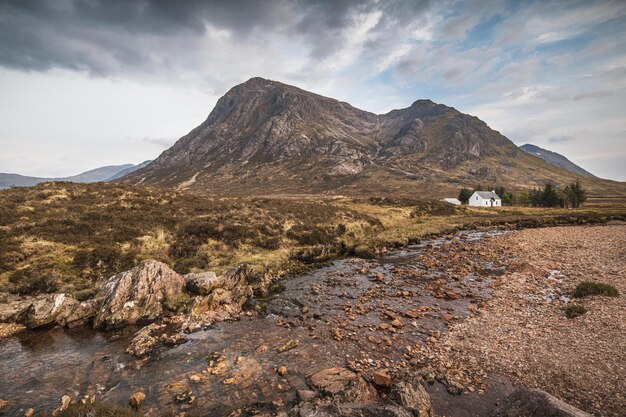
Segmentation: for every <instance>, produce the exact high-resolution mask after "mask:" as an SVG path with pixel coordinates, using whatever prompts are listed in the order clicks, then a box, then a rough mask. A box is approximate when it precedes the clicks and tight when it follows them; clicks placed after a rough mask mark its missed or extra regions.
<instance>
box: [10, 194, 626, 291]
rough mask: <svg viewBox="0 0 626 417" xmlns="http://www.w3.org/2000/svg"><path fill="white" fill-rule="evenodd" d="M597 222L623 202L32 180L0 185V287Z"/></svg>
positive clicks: (260, 272) (48, 286)
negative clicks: (240, 193) (242, 194)
mask: <svg viewBox="0 0 626 417" xmlns="http://www.w3.org/2000/svg"><path fill="white" fill-rule="evenodd" d="M607 219H626V204H625V202H624V201H623V200H621V199H609V200H608V203H607V199H602V200H601V201H599V202H597V203H594V201H593V200H592V201H590V202H589V204H588V205H587V206H586V207H583V208H581V209H577V210H569V209H545V208H520V207H503V208H498V209H476V208H469V207H456V206H451V205H448V204H445V203H441V202H428V201H419V200H410V199H378V198H343V197H335V198H319V197H313V196H283V197H272V198H259V197H255V198H217V197H211V196H205V195H199V194H191V193H183V192H176V191H167V190H162V189H155V188H144V187H132V186H127V185H118V184H115V185H114V184H90V185H85V184H71V183H55V184H40V185H38V186H36V187H32V188H15V189H9V190H4V191H1V192H0V291H10V292H15V293H20V294H35V293H42V292H54V291H63V292H69V293H72V294H74V295H76V296H77V297H78V298H88V297H90V296H92V295H93V294H94V293H95V292H96V291H97V290H98V289H99V288H100V287H101V286H102V284H103V283H104V281H105V280H106V279H107V278H108V277H110V276H111V275H113V274H115V273H117V272H120V271H123V270H126V269H128V268H130V267H132V266H133V265H135V264H136V263H137V262H140V261H141V260H143V259H148V258H154V259H158V260H161V261H163V262H166V263H168V264H169V265H171V266H172V267H173V268H174V269H176V270H177V271H179V272H181V273H186V272H189V271H195V270H206V269H209V270H215V271H217V272H219V271H221V270H224V269H226V268H229V267H231V266H233V265H235V264H238V263H247V264H249V265H250V266H251V267H252V268H253V270H254V271H255V272H256V275H255V282H257V283H261V282H266V281H267V280H268V279H270V278H271V277H275V276H278V275H281V274H284V273H289V272H297V271H299V270H302V269H304V268H307V267H308V266H310V265H312V264H315V263H317V262H320V261H324V260H327V259H331V258H336V257H340V256H346V255H356V256H373V255H374V254H375V253H376V252H377V251H378V250H380V249H381V248H385V247H397V246H402V245H405V244H407V243H409V242H410V241H413V240H417V239H419V238H422V237H424V236H427V235H431V234H438V233H448V232H451V231H454V230H457V229H461V228H471V227H475V226H477V225H497V224H518V225H521V226H525V227H533V226H541V225H550V224H567V223H586V222H598V221H605V220H607Z"/></svg>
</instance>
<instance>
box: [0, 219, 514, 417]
mask: <svg viewBox="0 0 626 417" xmlns="http://www.w3.org/2000/svg"><path fill="white" fill-rule="evenodd" d="M502 233H504V232H502V231H489V232H461V233H459V234H457V235H455V237H457V238H460V239H461V240H464V241H476V240H479V239H482V238H484V237H485V236H495V235H499V234H502ZM449 242H450V239H449V238H448V239H447V238H438V239H432V240H429V241H424V242H423V243H421V244H419V245H413V246H410V247H408V248H405V249H402V250H398V251H394V252H390V253H388V254H387V255H386V256H384V257H381V258H378V259H375V260H361V259H343V260H338V261H334V262H331V263H329V264H328V265H327V266H325V267H322V268H319V269H316V270H313V271H311V272H309V273H307V274H305V275H302V276H299V277H295V278H290V279H288V280H285V281H284V283H285V285H286V290H285V291H284V292H282V293H280V294H279V295H277V296H276V297H275V298H274V299H273V300H253V301H252V303H251V304H253V305H254V304H258V305H259V306H260V307H262V308H263V309H264V310H265V311H267V313H262V314H259V315H255V316H253V317H244V318H242V319H241V320H239V321H235V322H227V323H221V324H218V325H215V326H213V327H212V328H210V329H209V330H206V331H201V332H198V333H194V334H191V335H189V339H190V341H189V342H188V343H185V344H183V345H180V346H178V347H176V348H174V349H170V350H166V351H164V352H162V353H161V354H160V355H157V356H156V357H153V358H152V359H150V360H148V361H138V360H136V359H134V358H133V357H131V356H130V355H128V354H126V353H125V349H126V347H127V346H128V344H129V342H130V340H131V339H132V334H133V332H134V331H136V330H137V329H133V328H127V329H124V330H123V331H120V332H117V333H112V332H108V333H106V332H97V331H94V330H91V329H88V328H80V329H73V330H63V329H48V330H41V331H35V332H25V333H22V334H18V335H16V336H14V337H12V338H9V339H7V340H5V341H2V342H0V370H1V373H0V399H3V400H9V401H11V403H12V404H13V405H12V408H11V409H10V410H9V415H23V412H24V410H25V409H27V408H29V407H32V408H34V409H35V410H37V411H51V410H53V409H55V408H56V407H57V406H58V404H59V399H60V397H61V396H62V395H64V394H68V395H70V397H72V398H74V399H76V400H79V399H81V398H83V396H85V395H94V394H95V395H96V398H98V399H99V400H100V401H104V402H106V403H110V404H117V405H125V404H127V401H128V398H129V396H130V395H131V394H132V393H133V392H136V391H140V390H141V391H143V392H144V393H146V395H147V400H146V404H145V406H144V407H143V408H142V411H143V412H144V413H145V414H149V415H164V414H175V413H177V412H180V411H188V412H190V413H191V414H198V415H216V416H221V415H228V413H229V412H231V411H232V410H234V409H244V410H259V409H265V410H268V411H273V410H277V409H281V408H282V407H283V406H285V405H286V406H288V405H289V404H292V403H294V402H295V401H296V391H297V390H298V389H307V388H308V386H307V376H309V375H311V374H312V373H314V372H316V371H318V370H321V369H324V368H328V367H331V366H346V363H347V362H350V361H359V362H360V363H365V364H366V366H369V367H370V368H371V369H376V368H379V367H393V366H394V365H395V366H398V365H399V366H403V364H404V362H403V361H404V357H403V352H404V348H405V347H406V346H407V345H411V344H415V343H420V342H423V341H424V340H425V339H426V338H428V337H429V336H430V335H431V334H432V333H433V332H437V331H445V330H446V328H447V326H449V321H450V320H449V319H448V320H444V319H443V318H442V316H445V315H450V316H453V317H455V319H458V320H460V319H462V318H464V317H465V316H467V315H468V314H469V312H468V309H467V307H468V305H469V304H470V302H474V303H475V302H478V301H480V300H482V299H487V298H489V297H490V294H491V289H490V288H489V285H488V284H489V282H490V279H491V277H493V276H495V275H499V274H501V273H502V272H503V271H504V267H503V266H499V265H492V264H490V263H487V262H486V263H485V265H482V270H481V271H482V272H481V273H480V276H478V275H476V274H474V275H472V274H469V275H467V276H466V277H464V278H463V279H462V280H461V281H455V282H449V283H447V285H449V287H450V288H462V289H463V292H464V294H465V296H463V297H460V298H458V299H451V300H442V299H440V298H435V297H433V296H432V295H431V294H430V293H429V292H428V291H426V290H425V288H427V286H428V285H430V284H432V282H433V281H435V280H441V279H446V276H445V273H442V272H441V271H428V270H425V268H424V266H422V265H419V263H418V262H416V259H417V257H418V256H419V255H420V251H421V250H422V249H423V248H424V247H425V246H427V245H432V246H438V245H445V244H448V243H449ZM468 294H469V296H468ZM268 303H269V304H268ZM303 306H306V308H307V309H308V312H307V313H306V314H305V315H304V316H303V314H302V313H301V310H302V307H303ZM417 307H422V308H426V309H427V312H426V313H425V314H422V315H420V316H419V317H417V318H415V319H414V320H412V321H411V320H406V319H404V320H405V321H407V325H406V326H405V327H403V328H402V329H399V330H398V331H397V332H396V331H394V332H392V333H382V332H381V331H380V329H379V328H378V325H379V324H380V323H381V317H382V315H383V314H384V312H385V311H396V312H399V311H406V310H410V309H413V308H417ZM296 339H297V340H298V341H299V345H298V346H297V347H296V348H294V349H292V350H289V351H286V352H283V353H279V352H278V351H277V348H278V347H280V346H282V345H284V344H285V343H287V342H288V341H290V340H296ZM261 345H265V346H266V347H267V349H263V347H260V346H261ZM210 358H219V366H213V367H209V368H208V369H207V367H208V366H209V365H208V361H210ZM213 365H215V364H213ZM279 366H286V367H287V369H288V372H287V374H286V375H283V376H281V375H279V374H278V373H277V372H276V371H275V370H276V368H277V367H279ZM203 370H204V371H205V372H204V374H203V373H201V372H202V371H203ZM191 375H197V376H198V378H199V379H200V380H198V378H196V380H194V379H193V378H192V379H191V380H190V378H189V377H190V376H191ZM493 382H494V383H493V384H492V388H490V389H489V390H487V391H486V392H485V394H483V395H478V394H476V393H472V394H466V395H461V396H452V395H449V394H447V393H446V392H445V387H443V386H442V385H439V384H438V383H436V384H435V385H432V386H430V387H429V390H430V392H431V396H432V399H433V403H434V406H435V408H436V410H435V411H436V412H437V413H439V414H445V415H447V416H459V417H460V416H470V415H484V413H486V412H488V411H489V410H490V409H492V408H493V405H494V401H495V399H496V398H499V397H501V396H502V395H504V393H506V392H508V391H509V389H510V386H509V384H508V383H506V382H504V381H503V380H494V381H493ZM181 394H182V396H181ZM177 396H178V400H177V399H176V397H177ZM287 409H288V407H287ZM470 410H471V411H470Z"/></svg>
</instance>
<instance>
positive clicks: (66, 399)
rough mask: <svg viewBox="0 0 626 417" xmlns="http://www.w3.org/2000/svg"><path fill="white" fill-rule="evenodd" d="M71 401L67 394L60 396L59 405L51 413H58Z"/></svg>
mask: <svg viewBox="0 0 626 417" xmlns="http://www.w3.org/2000/svg"><path fill="white" fill-rule="evenodd" d="M71 402H72V399H71V398H70V397H69V395H64V396H62V397H61V405H59V408H57V409H56V410H54V411H53V412H52V415H53V416H55V415H57V414H59V413H60V412H61V411H65V410H67V409H68V407H69V406H70V403H71Z"/></svg>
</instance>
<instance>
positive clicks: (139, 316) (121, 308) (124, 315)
mask: <svg viewBox="0 0 626 417" xmlns="http://www.w3.org/2000/svg"><path fill="white" fill-rule="evenodd" d="M184 287H185V279H184V278H183V277H182V276H180V275H178V274H177V273H176V272H174V271H173V270H171V269H170V268H169V267H168V266H167V265H165V264H164V263H162V262H158V261H154V260H150V261H144V262H142V263H141V264H139V265H137V266H136V267H134V268H133V269H131V270H130V271H126V272H122V273H120V274H117V275H115V276H113V277H111V278H110V279H109V281H108V282H107V283H106V285H105V286H104V288H103V289H102V290H101V291H100V293H99V294H98V297H97V298H101V299H102V300H103V302H102V306H101V307H100V310H99V311H98V313H97V314H96V317H95V319H94V327H95V328H104V329H111V328H116V327H121V326H124V325H126V324H135V323H139V322H150V321H154V320H156V319H158V318H159V317H161V316H162V315H163V312H164V309H163V302H164V301H165V300H166V299H168V298H170V297H174V296H176V295H180V294H181V293H182V292H183V289H184Z"/></svg>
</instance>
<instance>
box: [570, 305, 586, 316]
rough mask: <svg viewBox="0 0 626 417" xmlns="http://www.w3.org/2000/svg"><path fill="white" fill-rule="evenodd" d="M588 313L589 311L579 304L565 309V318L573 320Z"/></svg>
mask: <svg viewBox="0 0 626 417" xmlns="http://www.w3.org/2000/svg"><path fill="white" fill-rule="evenodd" d="M586 312H587V309H586V308H585V307H583V306H581V305H578V304H570V305H568V306H567V307H565V316H567V318H568V319H573V318H574V317H578V316H582V315H583V314H585V313H586Z"/></svg>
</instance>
